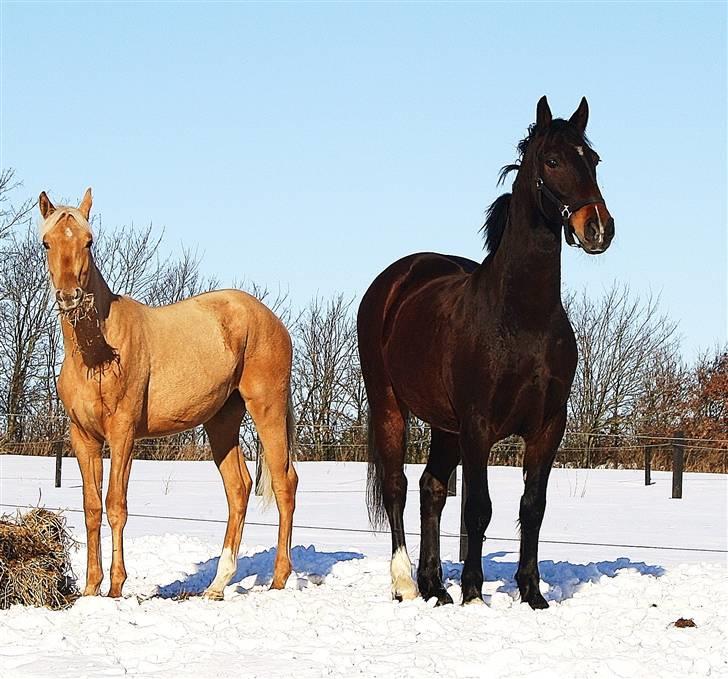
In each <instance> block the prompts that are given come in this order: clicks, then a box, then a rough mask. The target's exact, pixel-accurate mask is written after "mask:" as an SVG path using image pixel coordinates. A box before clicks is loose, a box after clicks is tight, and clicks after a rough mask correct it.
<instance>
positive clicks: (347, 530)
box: [0, 503, 728, 554]
mask: <svg viewBox="0 0 728 679" xmlns="http://www.w3.org/2000/svg"><path fill="white" fill-rule="evenodd" d="M0 507H8V508H12V509H34V508H35V507H34V505H15V504H7V503H0ZM44 509H47V510H49V511H53V512H72V513H74V514H83V513H84V512H83V509H71V508H65V509H64V508H62V507H44ZM104 513H105V512H104ZM128 516H129V517H130V518H132V517H133V518H138V519H160V520H164V521H186V522H192V523H214V524H224V525H227V521H226V520H223V519H206V518H202V517H195V516H171V515H160V514H136V513H131V512H130V513H129V514H128ZM245 525H246V526H256V527H261V528H276V529H277V528H278V524H277V523H269V522H265V521H245ZM293 528H294V529H295V530H315V531H322V532H337V533H365V534H370V535H387V536H389V534H390V532H389V531H388V530H378V529H375V528H344V527H339V526H312V525H306V524H294V525H293ZM405 535H406V536H408V537H417V538H419V537H420V534H419V533H414V532H408V531H405ZM441 537H444V538H457V539H458V540H459V539H460V538H461V537H467V535H464V534H460V533H448V532H442V533H441ZM486 539H487V540H492V541H493V542H520V538H506V537H496V536H487V538H486ZM484 542H485V540H484ZM541 543H546V544H551V545H577V546H584V547H619V548H622V549H655V550H662V551H675V552H704V553H711V554H728V550H726V549H714V548H710V547H678V546H672V545H669V546H659V545H630V544H620V543H614V542H580V541H577V540H550V539H546V538H541V539H539V544H541Z"/></svg>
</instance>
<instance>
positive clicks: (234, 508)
mask: <svg viewBox="0 0 728 679" xmlns="http://www.w3.org/2000/svg"><path fill="white" fill-rule="evenodd" d="M244 414H245V404H244V403H243V400H242V398H240V396H239V395H238V393H237V392H235V393H234V394H233V395H232V396H231V397H230V398H229V399H228V400H227V402H226V403H225V405H224V406H223V407H222V408H221V410H220V411H219V412H218V413H217V414H216V415H215V416H214V417H213V418H212V419H211V420H209V421H208V422H207V423H206V424H205V431H206V432H207V436H208V438H209V439H210V447H211V448H212V456H213V458H214V460H215V464H216V465H217V468H218V469H219V471H220V475H221V476H222V482H223V484H224V486H225V495H226V497H227V502H228V522H227V529H226V530H225V540H224V542H223V545H222V554H220V559H219V560H218V562H217V573H216V574H215V579H214V580H213V581H212V583H211V584H210V586H209V587H208V588H207V589H206V590H205V594H204V596H205V598H207V599H218V600H219V599H222V598H223V590H224V589H225V587H226V586H227V584H228V583H229V582H230V579H231V578H232V577H233V575H235V571H236V570H237V565H238V564H237V561H238V551H239V550H240V540H241V538H242V534H243V522H244V521H245V513H246V511H247V508H248V498H249V497H250V488H251V486H252V481H251V479H250V473H249V472H248V468H247V467H246V465H245V460H244V459H243V458H242V455H241V454H240V446H239V442H238V436H239V433H240V422H241V421H242V419H243V415H244Z"/></svg>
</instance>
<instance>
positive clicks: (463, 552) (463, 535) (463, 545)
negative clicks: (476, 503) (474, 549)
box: [460, 469, 468, 562]
mask: <svg viewBox="0 0 728 679" xmlns="http://www.w3.org/2000/svg"><path fill="white" fill-rule="evenodd" d="M462 476H463V478H462V480H461V481H460V561H463V562H464V561H465V557H466V556H467V555H468V534H467V532H466V531H465V500H466V499H467V498H466V496H467V494H468V493H467V489H466V487H465V469H463V474H462Z"/></svg>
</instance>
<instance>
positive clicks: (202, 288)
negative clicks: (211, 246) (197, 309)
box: [144, 248, 219, 306]
mask: <svg viewBox="0 0 728 679" xmlns="http://www.w3.org/2000/svg"><path fill="white" fill-rule="evenodd" d="M200 262H201V259H200V257H198V256H197V254H196V253H194V252H192V251H191V250H189V249H186V248H185V249H183V250H182V255H181V256H180V258H179V259H170V260H167V261H166V262H165V263H164V265H163V266H162V267H161V268H160V269H159V270H158V272H157V277H156V278H155V279H154V280H153V281H152V282H151V283H150V285H149V286H148V287H147V292H146V295H145V297H144V301H145V302H146V303H147V304H151V305H153V306H162V305H164V304H174V303H175V302H179V301H181V300H183V299H186V298H187V297H192V296H194V295H199V294H200V293H201V292H208V291H209V290H214V289H215V288H217V287H219V282H218V280H217V278H214V277H207V276H205V275H203V274H202V272H201V271H200Z"/></svg>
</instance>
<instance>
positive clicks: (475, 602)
mask: <svg viewBox="0 0 728 679" xmlns="http://www.w3.org/2000/svg"><path fill="white" fill-rule="evenodd" d="M463 606H485V601H483V597H480V596H476V597H474V598H473V599H468V600H467V601H465V600H463Z"/></svg>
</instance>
